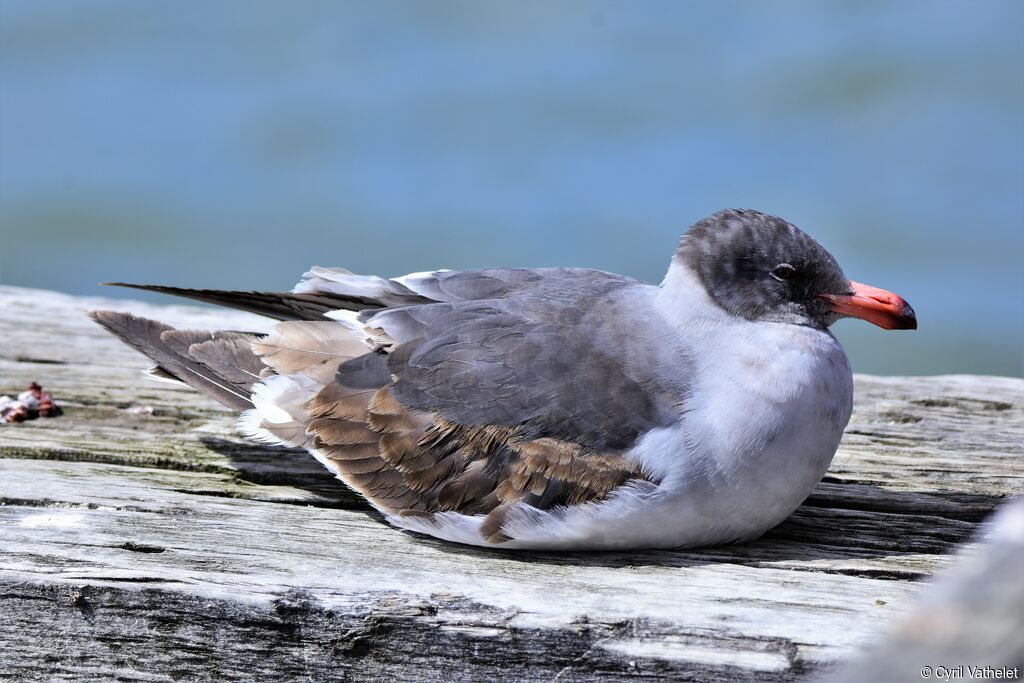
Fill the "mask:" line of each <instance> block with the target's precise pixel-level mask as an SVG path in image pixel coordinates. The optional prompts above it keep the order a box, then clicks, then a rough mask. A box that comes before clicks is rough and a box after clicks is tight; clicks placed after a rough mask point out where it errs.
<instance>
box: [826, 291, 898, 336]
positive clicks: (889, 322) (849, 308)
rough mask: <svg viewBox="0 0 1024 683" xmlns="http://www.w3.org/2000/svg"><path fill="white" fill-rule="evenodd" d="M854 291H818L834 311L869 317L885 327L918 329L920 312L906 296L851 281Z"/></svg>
mask: <svg viewBox="0 0 1024 683" xmlns="http://www.w3.org/2000/svg"><path fill="white" fill-rule="evenodd" d="M850 289H852V290H853V294H819V295H818V298H820V299H824V300H825V301H828V302H829V303H831V304H832V312H833V313H839V314H840V315H848V316H851V317H854V318H860V319H862V320H867V321H868V322H869V323H873V324H875V325H878V326H879V327H881V328H883V329H886V330H916V329H917V316H916V315H915V314H914V309H913V308H911V307H910V304H908V303H907V302H906V301H904V300H903V297H900V296H896V295H895V294H893V293H892V292H887V291H885V290H884V289H878V288H877V287H872V286H871V285H862V284H861V283H859V282H853V281H852V280H851V281H850Z"/></svg>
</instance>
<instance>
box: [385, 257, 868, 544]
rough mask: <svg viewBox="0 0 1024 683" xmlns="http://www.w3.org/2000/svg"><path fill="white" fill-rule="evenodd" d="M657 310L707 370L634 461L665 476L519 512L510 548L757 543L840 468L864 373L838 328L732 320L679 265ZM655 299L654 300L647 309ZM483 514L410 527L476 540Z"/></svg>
mask: <svg viewBox="0 0 1024 683" xmlns="http://www.w3.org/2000/svg"><path fill="white" fill-rule="evenodd" d="M652 293H653V294H652V298H651V301H649V302H648V303H649V305H650V306H651V308H652V315H660V316H662V317H663V318H664V319H665V320H667V321H668V322H669V323H670V324H671V325H673V326H674V327H675V328H676V329H677V330H679V332H680V336H679V339H680V340H682V341H683V342H684V344H683V346H682V348H681V350H683V349H685V350H686V351H688V352H689V353H687V356H688V357H689V358H690V359H692V360H693V361H694V363H695V365H696V367H695V368H692V369H691V370H690V372H692V373H693V374H692V375H690V376H688V377H687V380H688V383H689V384H690V386H691V387H692V388H693V391H692V395H691V396H690V397H688V398H687V402H686V411H685V412H684V413H682V414H681V415H680V419H679V422H678V423H677V424H676V425H674V426H672V427H669V428H664V429H657V430H654V431H651V432H649V433H648V434H646V435H645V436H644V437H643V438H641V439H640V440H639V442H638V443H637V444H636V445H635V446H634V447H633V448H632V450H631V451H630V453H629V457H630V458H632V459H634V460H635V461H636V462H637V463H639V464H640V466H641V467H642V469H643V471H644V472H645V473H647V474H649V475H650V476H652V478H654V479H656V480H659V483H658V484H657V485H655V484H646V483H645V484H637V485H626V486H623V487H621V488H619V489H618V490H616V491H614V492H613V493H612V495H610V496H609V497H608V498H607V499H605V500H604V501H601V502H598V503H590V504H586V505H582V506H576V507H571V508H556V509H554V510H550V511H548V510H538V509H535V508H531V507H527V506H520V507H518V508H516V509H514V510H513V511H512V512H511V513H510V514H509V516H508V518H507V520H508V521H507V522H506V524H505V526H504V527H503V531H504V532H505V533H506V534H507V535H509V536H511V537H512V540H510V541H507V542H505V543H502V544H501V545H500V547H502V548H537V549H561V550H571V549H598V548H605V549H614V548H625V547H665V548H668V547H681V546H701V545H713V544H716V543H727V542H732V541H738V540H748V539H752V538H756V537H758V536H760V535H761V534H763V533H764V532H765V531H767V530H768V529H770V528H772V527H773V526H775V525H776V524H778V523H779V522H781V521H782V520H784V519H785V518H786V517H787V516H789V514H790V513H792V512H793V510H795V509H796V508H797V506H799V505H800V503H801V502H802V501H803V500H804V499H805V498H806V497H807V495H808V494H809V493H810V492H811V489H813V488H814V486H815V485H816V484H817V483H818V481H819V480H820V479H821V477H822V476H823V475H824V474H825V471H826V470H827V469H828V466H829V463H830V462H831V461H832V456H833V455H834V454H835V451H836V448H837V447H838V445H839V440H840V438H841V437H842V433H843V429H844V427H845V426H846V423H847V421H848V420H849V417H850V411H851V409H852V405H853V379H852V376H851V373H850V366H849V363H848V361H847V359H846V354H845V353H844V352H843V349H842V347H841V346H840V345H839V343H838V342H837V341H836V340H835V338H834V337H832V335H831V334H829V333H827V332H825V331H822V330H815V329H812V328H808V327H800V326H796V325H790V324H783V323H764V322H758V323H752V322H750V321H747V320H745V319H743V318H739V317H736V316H733V315H730V314H728V313H726V312H725V311H724V310H722V309H721V308H720V307H718V306H716V305H715V304H714V303H713V302H712V301H711V300H710V299H709V298H708V296H707V294H706V293H705V292H704V289H703V287H702V286H701V285H700V284H699V283H698V282H697V280H696V278H695V277H694V276H693V275H692V273H691V272H690V271H689V270H688V269H687V268H685V267H683V266H680V265H673V267H672V269H671V270H670V271H669V274H668V277H667V278H666V282H665V285H664V286H663V288H662V289H661V290H660V291H659V290H653V289H652ZM638 305H642V302H638ZM482 520H483V518H482V517H481V516H467V515H462V514H458V513H452V512H445V513H441V514H438V515H435V516H434V519H433V520H427V519H422V518H391V522H392V523H394V524H396V525H397V526H401V527H404V528H407V529H412V530H415V531H420V532H423V533H427V534H430V535H432V536H438V537H440V538H444V539H447V540H451V541H456V542H460V543H468V544H472V545H490V544H488V543H486V542H485V541H483V539H482V538H481V536H480V534H479V527H480V524H481V523H482Z"/></svg>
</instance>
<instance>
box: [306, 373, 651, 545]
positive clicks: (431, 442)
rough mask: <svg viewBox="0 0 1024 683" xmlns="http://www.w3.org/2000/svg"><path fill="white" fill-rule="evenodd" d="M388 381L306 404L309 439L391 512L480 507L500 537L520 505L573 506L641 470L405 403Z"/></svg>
mask: <svg viewBox="0 0 1024 683" xmlns="http://www.w3.org/2000/svg"><path fill="white" fill-rule="evenodd" d="M391 386H392V385H391V384H388V385H386V386H383V387H380V388H378V389H376V390H374V391H367V390H357V389H355V388H352V387H346V386H344V385H342V384H339V383H337V382H335V383H332V384H330V385H328V386H326V387H324V388H323V389H322V390H321V391H320V392H319V393H318V394H317V396H316V397H315V398H314V399H313V400H311V401H310V402H309V403H308V404H307V410H308V412H309V414H310V416H311V417H312V418H313V419H311V421H310V422H309V426H308V433H309V434H310V435H313V437H314V439H313V446H314V447H315V448H316V449H317V450H318V452H320V453H321V454H322V456H323V457H324V458H326V459H327V460H328V461H329V462H330V464H331V465H332V466H333V469H335V471H336V472H337V473H338V475H339V476H340V477H341V479H342V480H343V481H345V482H346V483H347V484H348V485H349V486H351V487H352V488H354V489H356V490H357V491H359V492H360V493H362V494H363V495H364V496H366V497H367V498H368V499H369V500H370V501H371V502H372V503H374V505H376V506H377V507H379V508H381V509H382V510H384V511H385V512H388V513H389V514H395V515H427V516H429V515H431V514H433V513H436V512H444V511H454V512H461V513H463V514H471V515H472V514H484V515H487V519H486V520H485V522H484V524H483V526H482V527H481V534H482V535H483V536H484V538H486V539H487V540H489V541H491V542H495V543H500V542H502V541H504V540H507V539H508V536H507V535H506V534H505V533H504V531H503V530H502V527H503V524H504V520H505V515H506V513H507V512H508V510H509V509H510V508H511V507H512V506H513V505H515V504H517V503H522V504H526V505H532V506H534V507H538V508H543V509H549V508H553V507H556V506H558V505H579V504H582V503H586V502H592V501H597V500H601V499H602V498H604V497H605V496H607V495H608V494H609V493H610V492H611V491H613V490H614V489H615V488H617V487H618V486H620V485H622V484H623V483H625V482H626V481H628V480H630V479H635V478H642V477H643V475H642V474H641V472H640V471H639V468H638V467H637V466H636V465H634V464H632V463H629V462H627V461H626V459H625V458H624V457H623V454H622V453H621V452H608V453H589V452H585V451H584V449H583V447H582V446H580V445H579V444H576V443H572V442H568V441H562V440H559V439H552V438H524V437H523V436H522V435H521V434H520V431H519V429H517V428H515V427H505V426H494V425H459V424H455V423H452V422H448V421H446V420H445V419H443V418H442V417H441V416H440V415H438V414H436V413H432V412H425V411H416V410H410V409H408V408H406V407H405V406H403V405H402V404H401V403H399V402H398V401H397V400H396V399H395V397H394V395H393V394H392V392H391Z"/></svg>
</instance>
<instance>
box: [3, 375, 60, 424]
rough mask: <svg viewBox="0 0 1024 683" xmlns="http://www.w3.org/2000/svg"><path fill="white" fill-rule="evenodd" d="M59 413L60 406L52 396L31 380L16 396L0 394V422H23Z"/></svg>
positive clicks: (54, 415)
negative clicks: (26, 387)
mask: <svg viewBox="0 0 1024 683" xmlns="http://www.w3.org/2000/svg"><path fill="white" fill-rule="evenodd" d="M60 414H61V409H60V406H58V405H57V403H56V401H54V400H53V397H52V396H50V395H49V394H48V393H46V392H45V391H43V388H42V387H41V386H39V385H38V384H37V383H35V382H32V384H29V385H28V389H26V390H25V391H23V392H21V393H20V394H18V398H16V399H15V398H11V397H10V396H0V422H24V421H25V420H34V419H36V418H37V417H56V416H57V415H60Z"/></svg>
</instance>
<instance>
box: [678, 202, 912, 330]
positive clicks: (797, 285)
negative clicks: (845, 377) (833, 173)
mask: <svg viewBox="0 0 1024 683" xmlns="http://www.w3.org/2000/svg"><path fill="white" fill-rule="evenodd" d="M674 261H675V262H676V263H678V264H680V265H682V266H685V267H688V268H689V269H690V270H691V271H692V272H693V273H694V274H695V275H696V276H697V278H698V280H699V281H700V282H701V283H702V284H703V285H704V288H705V290H707V293H708V296H709V297H710V298H711V300H712V301H714V302H715V303H716V304H718V305H719V306H720V307H722V308H723V309H725V310H726V311H728V312H729V313H732V314H734V315H738V316H741V317H743V318H746V319H748V320H758V321H762V320H763V321H771V322H784V323H793V324H798V325H811V326H814V327H820V328H826V327H828V326H829V325H831V324H832V323H834V322H835V321H836V320H839V319H841V318H846V317H854V318H861V319H863V320H867V321H868V322H870V323H874V324H875V325H878V326H879V327H882V328H885V329H887V330H913V329H917V317H916V316H915V314H914V309H912V308H911V307H910V304H908V303H907V302H906V301H904V300H903V299H902V298H901V297H899V296H897V295H895V294H893V293H892V292H887V291H885V290H884V289H877V288H875V287H871V286H869V285H864V284H860V283H858V282H853V281H852V280H849V279H847V277H846V276H845V275H844V274H843V269H842V268H840V267H839V264H838V263H837V262H836V260H835V258H834V257H833V256H832V254H830V253H828V251H827V250H826V249H825V248H824V247H823V246H821V245H820V244H818V243H817V242H816V241H815V240H814V239H813V238H812V237H811V236H810V235H808V234H806V233H804V232H803V231H801V230H799V229H798V228H796V227H795V226H793V225H791V224H789V223H787V222H786V221H784V220H782V219H781V218H776V217H775V216H770V215H768V214H764V213H760V212H758V211H749V210H736V209H729V210H725V211H719V212H718V213H716V214H714V215H713V216H710V217H708V218H705V219H704V220H702V221H699V222H697V223H696V224H695V225H694V226H693V227H692V228H690V230H689V231H688V232H687V233H686V234H685V235H683V239H682V240H681V241H680V243H679V248H678V249H677V250H676V253H675V256H674Z"/></svg>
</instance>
